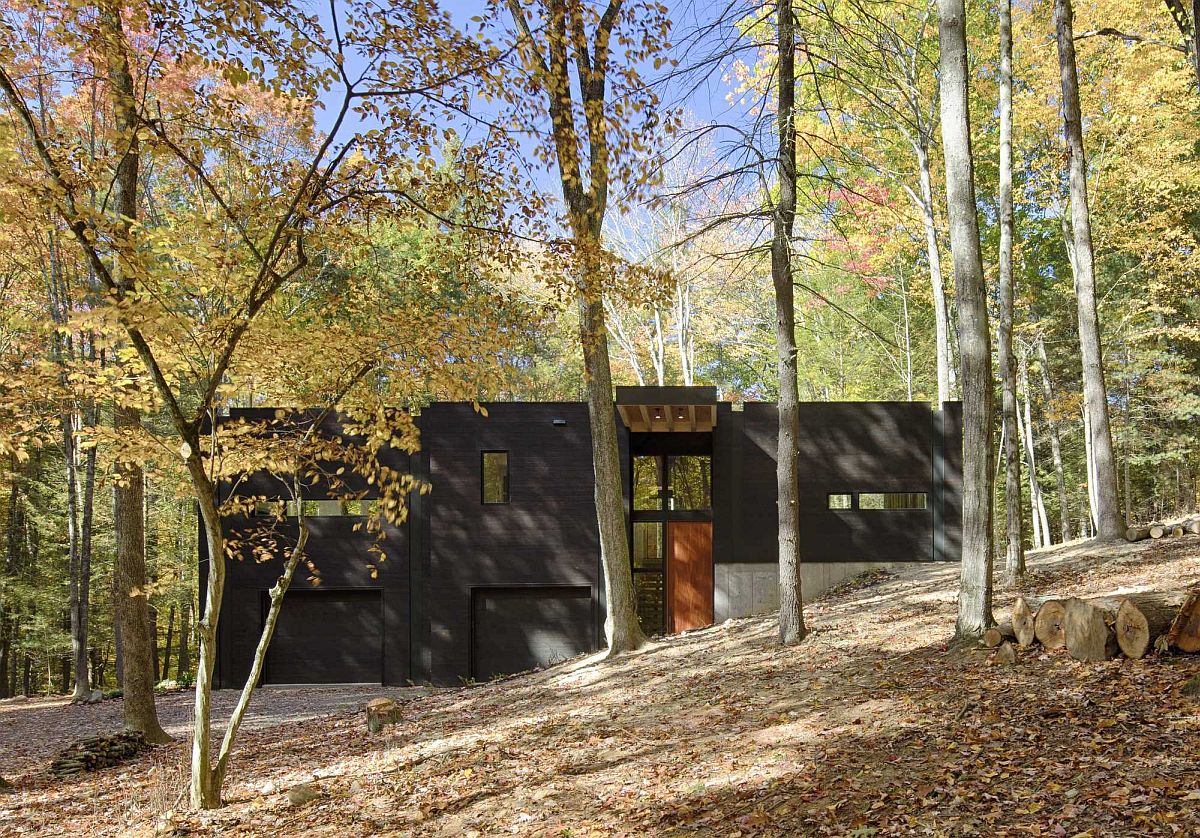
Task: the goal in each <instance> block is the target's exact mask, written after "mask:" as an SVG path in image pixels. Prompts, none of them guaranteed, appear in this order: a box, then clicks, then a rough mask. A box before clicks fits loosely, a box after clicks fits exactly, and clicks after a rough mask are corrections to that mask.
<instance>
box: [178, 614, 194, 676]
mask: <svg viewBox="0 0 1200 838" xmlns="http://www.w3.org/2000/svg"><path fill="white" fill-rule="evenodd" d="M191 616H192V604H191V603H190V602H188V603H186V604H184V606H183V607H182V608H180V609H179V654H178V655H176V656H175V680H176V681H183V680H184V679H185V678H186V677H187V675H188V674H189V673H190V672H191V671H192V655H191V650H190V649H189V646H188V644H189V643H190V642H191V636H192V627H191V619H190V618H191Z"/></svg>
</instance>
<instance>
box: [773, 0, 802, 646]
mask: <svg viewBox="0 0 1200 838" xmlns="http://www.w3.org/2000/svg"><path fill="white" fill-rule="evenodd" d="M776 14H777V15H778V26H777V30H778V43H777V47H778V50H779V79H778V84H779V88H778V96H779V107H778V110H777V120H778V123H777V129H778V137H779V155H778V158H777V160H776V169H777V174H778V178H779V183H778V188H779V199H778V201H777V202H776V204H775V208H774V209H775V211H774V213H773V237H772V239H771V282H772V284H773V285H774V287H775V353H776V360H777V363H778V368H779V436H778V439H777V443H776V449H775V482H776V486H777V489H778V495H779V506H778V508H779V642H780V643H781V644H784V645H787V644H791V643H798V642H800V641H801V640H803V639H804V635H805V633H806V629H805V626H804V597H803V591H802V590H801V584H800V549H799V548H800V537H799V536H800V514H799V508H798V497H797V494H798V492H799V475H798V474H797V468H798V460H797V449H796V447H797V444H798V440H799V436H800V414H799V402H800V391H799V378H798V371H797V359H796V308H795V288H794V285H793V283H794V277H793V276H792V231H793V229H794V227H795V223H796V133H795V131H796V126H795V113H794V108H795V103H796V39H795V20H794V17H793V12H792V5H791V2H790V0H778V2H777V4H776Z"/></svg>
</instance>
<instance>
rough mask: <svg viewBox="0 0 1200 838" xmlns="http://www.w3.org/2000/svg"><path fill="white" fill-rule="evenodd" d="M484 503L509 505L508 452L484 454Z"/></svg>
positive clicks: (487, 452) (486, 452)
mask: <svg viewBox="0 0 1200 838" xmlns="http://www.w3.org/2000/svg"><path fill="white" fill-rule="evenodd" d="M483 502H484V503H508V452H507V451H484V452H483Z"/></svg>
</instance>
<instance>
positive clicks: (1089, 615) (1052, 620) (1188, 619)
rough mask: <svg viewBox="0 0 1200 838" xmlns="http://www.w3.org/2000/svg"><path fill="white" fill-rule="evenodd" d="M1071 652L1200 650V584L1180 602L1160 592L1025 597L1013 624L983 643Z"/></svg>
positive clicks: (1088, 656)
mask: <svg viewBox="0 0 1200 838" xmlns="http://www.w3.org/2000/svg"><path fill="white" fill-rule="evenodd" d="M1010 642H1011V643H1013V644H1015V645H1019V646H1023V647H1029V646H1033V645H1035V644H1040V645H1041V646H1042V647H1044V648H1046V649H1061V648H1064V647H1065V648H1066V650H1067V653H1068V654H1070V655H1071V657H1073V658H1075V659H1076V660H1080V661H1102V660H1109V659H1110V658H1115V657H1116V656H1117V655H1119V654H1123V655H1125V657H1127V658H1133V659H1135V660H1136V659H1138V658H1142V657H1145V656H1146V655H1147V654H1148V653H1149V652H1150V651H1151V650H1154V651H1158V652H1185V653H1193V652H1200V585H1198V586H1196V588H1195V589H1194V590H1193V591H1192V592H1191V594H1190V595H1189V596H1188V597H1187V599H1185V600H1184V601H1183V603H1182V604H1179V599H1178V598H1173V597H1170V596H1163V595H1161V594H1154V593H1139V594H1127V595H1124V596H1117V597H1096V598H1093V599H1080V598H1079V597H1069V598H1066V599H1055V598H1050V599H1044V600H1034V599H1026V598H1025V597H1023V596H1019V597H1017V599H1016V602H1014V603H1013V607H1012V611H1011V612H1010V618H1009V621H1008V622H1006V623H1002V624H1001V625H998V626H993V627H992V628H990V629H988V630H987V631H986V632H985V633H984V635H983V645H984V646H986V647H987V648H989V649H996V648H999V647H1001V646H1002V645H1003V644H1006V643H1010Z"/></svg>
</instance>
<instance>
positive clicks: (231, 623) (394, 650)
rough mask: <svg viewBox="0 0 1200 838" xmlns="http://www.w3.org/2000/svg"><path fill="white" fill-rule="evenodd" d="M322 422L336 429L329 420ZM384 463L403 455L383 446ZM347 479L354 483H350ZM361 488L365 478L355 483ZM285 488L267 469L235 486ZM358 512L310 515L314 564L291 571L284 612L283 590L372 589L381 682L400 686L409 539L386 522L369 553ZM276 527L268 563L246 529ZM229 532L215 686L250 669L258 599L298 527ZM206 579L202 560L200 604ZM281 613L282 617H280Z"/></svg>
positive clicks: (316, 490) (239, 527) (237, 523)
mask: <svg viewBox="0 0 1200 838" xmlns="http://www.w3.org/2000/svg"><path fill="white" fill-rule="evenodd" d="M274 414H275V411H274V410H265V409H252V410H235V411H232V418H235V419H236V418H238V417H241V416H245V417H247V418H249V419H251V420H263V419H269V418H271V417H273V416H274ZM328 426H329V427H330V428H335V427H336V425H335V424H334V422H333V420H329V422H328ZM380 456H381V459H382V460H383V462H385V463H386V464H387V465H389V466H391V467H393V468H396V469H400V470H408V469H409V468H410V463H409V457H408V455H407V454H406V453H405V452H403V451H395V450H387V451H385V452H383V453H382V454H381V455H380ZM352 485H353V484H352ZM359 485H360V487H361V488H366V485H365V483H360V484H359ZM284 489H285V487H284V486H283V485H282V484H280V483H279V482H278V481H277V480H275V479H274V478H272V477H270V476H269V475H265V474H253V475H248V476H247V479H246V480H245V481H243V482H241V483H240V484H239V486H238V491H239V493H240V494H242V495H261V496H265V497H268V498H275V499H283V498H284V497H286V495H285V494H284ZM322 495H323V492H322V490H321V488H320V487H310V488H309V489H308V491H307V492H306V498H308V499H314V498H320V497H321V496H322ZM363 520H364V519H362V518H353V517H314V518H309V519H308V524H309V541H308V545H307V555H308V557H309V559H310V561H311V562H312V564H313V566H314V567H315V568H316V571H317V573H316V574H313V573H311V572H310V571H309V570H308V569H307V568H306V567H305V566H304V565H301V566H300V567H299V568H297V570H296V575H295V577H294V578H293V580H292V588H291V591H290V592H289V594H287V595H285V598H284V605H283V608H284V611H285V612H286V610H287V603H288V599H287V597H288V596H291V594H292V593H302V592H304V591H305V590H313V589H339V590H362V591H378V596H379V598H380V600H379V601H380V602H381V619H382V644H383V652H382V664H383V670H382V671H383V676H382V677H383V681H384V683H387V684H403V683H405V682H406V681H408V680H409V679H410V678H411V677H412V669H411V667H410V660H409V647H410V638H409V628H410V622H409V594H410V584H409V572H410V569H409V543H408V542H409V539H408V529H409V528H408V526H407V525H405V526H399V527H397V526H392V525H390V524H388V525H385V527H384V535H385V538H384V539H383V541H381V542H379V547H380V548H381V549H382V551H383V555H382V560H381V557H379V556H376V555H374V554H372V553H369V552H368V548H369V547H370V546H371V545H372V544H373V543H374V542H375V536H374V535H373V534H370V533H367V532H366V531H365V528H361V529H360V530H359V531H357V532H356V531H355V530H354V525H355V524H356V523H360V522H362V521H363ZM272 526H274V527H276V529H277V533H276V535H275V536H274V549H273V550H270V551H269V552H268V555H270V558H269V559H268V560H266V561H264V560H263V556H262V555H261V554H259V553H257V552H256V551H255V550H254V549H253V546H254V544H255V543H259V544H264V543H266V542H263V541H260V540H258V541H256V539H252V538H251V533H258V534H259V535H258V536H257V539H262V538H263V537H264V536H263V534H262V533H263V529H264V528H265V527H272ZM226 530H227V533H228V535H229V537H230V538H232V539H236V540H238V542H239V545H240V548H239V549H238V550H237V551H236V557H235V558H233V559H231V560H230V561H228V562H227V563H226V577H225V595H224V597H223V601H222V604H221V616H220V620H219V621H218V624H217V668H216V672H215V676H214V682H215V685H216V686H217V687H218V688H237V687H241V685H242V684H243V683H245V680H246V678H247V677H248V675H249V673H250V665H251V662H252V660H253V657H254V649H255V647H256V646H257V644H258V638H259V635H260V633H261V631H262V626H263V616H264V611H263V606H262V602H263V597H264V596H265V594H266V592H267V591H269V590H270V588H271V587H272V586H273V585H274V584H275V582H276V580H277V579H278V578H279V574H280V573H281V572H282V570H283V561H284V557H285V556H286V554H287V551H288V548H289V547H290V546H291V545H293V544H295V541H296V537H297V535H298V527H297V525H296V523H295V520H294V519H290V520H285V521H284V522H282V523H281V524H275V523H274V522H273V519H263V518H234V519H230V520H229V521H228V522H227V524H226ZM200 551H201V552H200V554H201V556H202V557H203V556H207V554H208V547H207V539H205V537H204V530H203V527H201V528H200ZM206 583H207V563H205V562H202V563H201V574H200V584H201V586H202V587H201V595H200V599H201V603H203V600H204V587H203V586H204V585H205V584H206ZM281 619H282V617H281Z"/></svg>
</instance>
